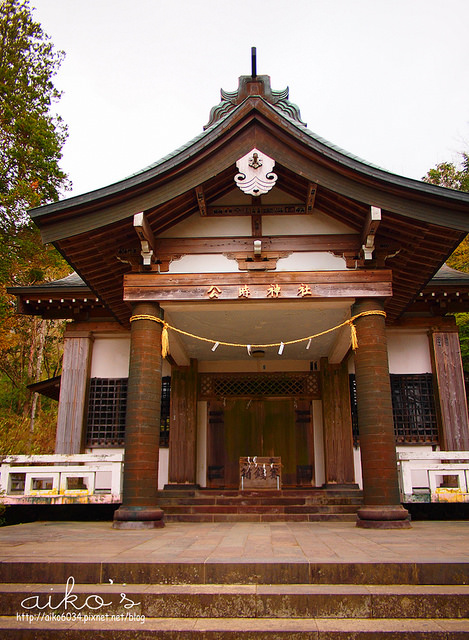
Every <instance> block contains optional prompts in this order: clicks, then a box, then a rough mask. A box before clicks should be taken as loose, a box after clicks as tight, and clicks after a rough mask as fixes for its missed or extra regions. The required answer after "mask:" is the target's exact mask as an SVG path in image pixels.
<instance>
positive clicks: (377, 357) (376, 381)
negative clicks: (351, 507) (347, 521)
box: [352, 298, 410, 529]
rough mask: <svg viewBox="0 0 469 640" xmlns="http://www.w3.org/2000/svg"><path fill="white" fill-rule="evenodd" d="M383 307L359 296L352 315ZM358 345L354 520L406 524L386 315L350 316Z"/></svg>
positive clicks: (382, 524)
mask: <svg viewBox="0 0 469 640" xmlns="http://www.w3.org/2000/svg"><path fill="white" fill-rule="evenodd" d="M375 310H376V311H382V310H383V305H382V303H381V302H380V301H379V300H377V299H375V298H370V299H363V300H361V301H359V302H358V303H357V304H356V305H354V307H353V310H352V313H353V315H356V314H359V313H362V312H364V311H375ZM355 327H356V330H357V338H358V349H357V350H356V351H355V376H356V383H357V402H358V426H359V432H360V451H361V459H362V472H363V498H364V500H363V501H364V506H363V507H362V508H361V509H359V510H358V514H357V515H358V520H357V526H360V527H369V528H374V527H376V528H386V529H387V528H404V527H410V523H409V521H408V520H407V511H406V509H404V508H403V507H402V505H401V504H400V495H399V484H398V478H397V464H396V444H395V436H394V421H393V414H392V399H391V383H390V379H389V365H388V349H387V341H386V333H385V319H384V316H382V315H369V316H362V317H361V318H358V319H357V320H355Z"/></svg>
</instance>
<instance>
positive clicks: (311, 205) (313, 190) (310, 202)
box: [306, 182, 318, 213]
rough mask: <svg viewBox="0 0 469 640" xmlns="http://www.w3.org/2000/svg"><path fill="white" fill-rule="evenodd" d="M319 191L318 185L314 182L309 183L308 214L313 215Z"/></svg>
mask: <svg viewBox="0 0 469 640" xmlns="http://www.w3.org/2000/svg"><path fill="white" fill-rule="evenodd" d="M317 190H318V185H317V184H314V183H313V182H309V183H308V194H307V196H306V213H313V209H314V201H315V200H316V193H317Z"/></svg>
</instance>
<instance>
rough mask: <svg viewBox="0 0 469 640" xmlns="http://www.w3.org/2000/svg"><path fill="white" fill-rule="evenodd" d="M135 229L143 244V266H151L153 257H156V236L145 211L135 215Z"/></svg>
mask: <svg viewBox="0 0 469 640" xmlns="http://www.w3.org/2000/svg"><path fill="white" fill-rule="evenodd" d="M134 229H135V231H136V232H137V235H138V238H139V240H140V243H141V246H142V251H141V254H142V258H143V266H144V267H151V263H152V259H154V258H153V254H154V251H155V236H154V235H153V231H152V230H151V227H150V225H149V224H148V220H147V219H146V218H145V214H144V213H143V212H140V213H136V214H135V215H134Z"/></svg>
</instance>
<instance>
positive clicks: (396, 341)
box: [387, 329, 432, 373]
mask: <svg viewBox="0 0 469 640" xmlns="http://www.w3.org/2000/svg"><path fill="white" fill-rule="evenodd" d="M387 340H388V356H389V373H431V372H432V362H431V356H430V344H429V340H428V336H427V334H426V332H424V331H405V330H397V329H391V330H388V331H387Z"/></svg>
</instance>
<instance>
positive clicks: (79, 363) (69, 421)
mask: <svg viewBox="0 0 469 640" xmlns="http://www.w3.org/2000/svg"><path fill="white" fill-rule="evenodd" d="M92 345H93V334H91V333H89V332H88V331H75V332H73V331H69V332H67V333H66V334H65V339H64V355H63V364H62V377H61V381H60V397H59V410H58V416H57V435H56V441H55V453H69V454H72V453H82V451H83V443H84V429H85V411H86V409H87V406H88V402H87V401H88V384H89V376H90V365H91V351H92Z"/></svg>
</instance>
